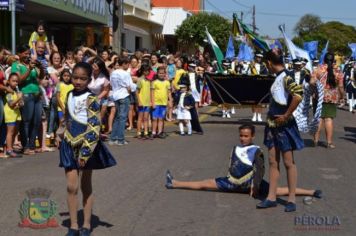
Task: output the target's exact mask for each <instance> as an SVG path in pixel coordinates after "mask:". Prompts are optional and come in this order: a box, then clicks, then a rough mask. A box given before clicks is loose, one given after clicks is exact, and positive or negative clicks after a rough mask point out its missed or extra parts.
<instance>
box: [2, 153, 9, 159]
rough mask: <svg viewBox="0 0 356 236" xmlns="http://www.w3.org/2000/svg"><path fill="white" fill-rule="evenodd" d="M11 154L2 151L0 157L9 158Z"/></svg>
mask: <svg viewBox="0 0 356 236" xmlns="http://www.w3.org/2000/svg"><path fill="white" fill-rule="evenodd" d="M8 157H9V156H8V155H6V154H5V153H3V152H1V153H0V159H7V158H8Z"/></svg>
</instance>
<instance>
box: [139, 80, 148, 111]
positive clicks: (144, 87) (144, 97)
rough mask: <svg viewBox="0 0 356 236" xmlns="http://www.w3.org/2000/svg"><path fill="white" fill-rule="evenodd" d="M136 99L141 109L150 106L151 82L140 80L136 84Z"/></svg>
mask: <svg viewBox="0 0 356 236" xmlns="http://www.w3.org/2000/svg"><path fill="white" fill-rule="evenodd" d="M137 90H138V97H139V99H140V101H141V105H142V106H143V107H149V106H151V81H149V80H147V79H145V78H140V80H139V81H138V82H137Z"/></svg>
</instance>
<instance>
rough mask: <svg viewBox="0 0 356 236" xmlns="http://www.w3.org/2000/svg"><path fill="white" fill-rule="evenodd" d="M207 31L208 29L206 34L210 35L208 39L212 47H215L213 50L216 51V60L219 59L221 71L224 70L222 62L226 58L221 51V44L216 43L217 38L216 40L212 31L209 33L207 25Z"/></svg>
mask: <svg viewBox="0 0 356 236" xmlns="http://www.w3.org/2000/svg"><path fill="white" fill-rule="evenodd" d="M205 31H206V32H205V33H206V36H207V37H208V41H209V43H210V45H211V47H212V48H213V51H214V54H215V57H216V60H217V62H218V67H219V72H222V71H223V68H222V66H221V63H222V60H223V59H224V54H223V53H222V52H221V50H220V48H219V46H218V45H217V44H216V42H215V40H214V39H213V37H212V36H211V35H210V33H209V31H208V28H207V27H206V28H205Z"/></svg>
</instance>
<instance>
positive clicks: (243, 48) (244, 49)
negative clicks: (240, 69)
mask: <svg viewBox="0 0 356 236" xmlns="http://www.w3.org/2000/svg"><path fill="white" fill-rule="evenodd" d="M253 58H254V54H253V50H252V48H250V47H249V46H248V45H247V44H246V43H241V44H240V48H239V54H238V56H237V59H238V60H239V61H252V60H253Z"/></svg>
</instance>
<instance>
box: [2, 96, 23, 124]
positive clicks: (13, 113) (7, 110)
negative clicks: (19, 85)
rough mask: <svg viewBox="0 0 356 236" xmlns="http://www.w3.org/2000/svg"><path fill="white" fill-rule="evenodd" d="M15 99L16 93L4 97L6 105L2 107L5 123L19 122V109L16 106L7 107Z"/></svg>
mask: <svg viewBox="0 0 356 236" xmlns="http://www.w3.org/2000/svg"><path fill="white" fill-rule="evenodd" d="M17 99H18V97H17V93H8V94H7V95H6V103H5V106H4V114H5V123H14V122H16V121H19V120H21V113H20V108H19V107H18V106H17V107H15V108H11V107H10V106H9V103H11V102H12V101H15V100H17Z"/></svg>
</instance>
